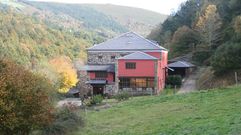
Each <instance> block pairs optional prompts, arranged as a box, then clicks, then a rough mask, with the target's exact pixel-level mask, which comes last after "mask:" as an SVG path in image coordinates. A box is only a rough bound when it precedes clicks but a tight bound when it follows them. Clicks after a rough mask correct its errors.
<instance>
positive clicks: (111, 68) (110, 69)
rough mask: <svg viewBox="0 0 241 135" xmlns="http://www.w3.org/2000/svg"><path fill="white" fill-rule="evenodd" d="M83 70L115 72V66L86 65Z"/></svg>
mask: <svg viewBox="0 0 241 135" xmlns="http://www.w3.org/2000/svg"><path fill="white" fill-rule="evenodd" d="M83 70H86V71H106V72H115V65H114V64H112V65H86V66H85V67H84V69H83Z"/></svg>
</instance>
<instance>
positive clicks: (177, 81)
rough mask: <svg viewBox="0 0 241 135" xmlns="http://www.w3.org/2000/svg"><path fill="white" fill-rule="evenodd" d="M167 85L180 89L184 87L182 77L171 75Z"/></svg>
mask: <svg viewBox="0 0 241 135" xmlns="http://www.w3.org/2000/svg"><path fill="white" fill-rule="evenodd" d="M167 85H170V86H172V87H175V86H177V87H180V86H181V85H182V77H181V76H180V75H170V76H168V77H167Z"/></svg>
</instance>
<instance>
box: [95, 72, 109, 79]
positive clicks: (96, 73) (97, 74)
mask: <svg viewBox="0 0 241 135" xmlns="http://www.w3.org/2000/svg"><path fill="white" fill-rule="evenodd" d="M95 78H107V73H106V72H95Z"/></svg>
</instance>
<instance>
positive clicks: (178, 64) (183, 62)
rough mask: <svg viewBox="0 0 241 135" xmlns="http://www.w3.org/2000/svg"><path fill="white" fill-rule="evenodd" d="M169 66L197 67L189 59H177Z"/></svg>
mask: <svg viewBox="0 0 241 135" xmlns="http://www.w3.org/2000/svg"><path fill="white" fill-rule="evenodd" d="M168 67H169V68H192V67H195V65H193V64H192V63H189V62H187V61H177V62H173V63H170V64H168Z"/></svg>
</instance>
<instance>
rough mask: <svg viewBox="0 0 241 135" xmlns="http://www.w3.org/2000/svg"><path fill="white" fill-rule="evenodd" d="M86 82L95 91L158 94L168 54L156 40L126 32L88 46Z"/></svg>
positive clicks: (93, 92)
mask: <svg viewBox="0 0 241 135" xmlns="http://www.w3.org/2000/svg"><path fill="white" fill-rule="evenodd" d="M87 54H88V61H87V65H86V66H85V68H84V69H85V71H86V72H87V74H88V81H87V82H86V84H88V85H90V86H92V91H91V92H92V94H94V95H96V94H109V95H115V94H116V93H118V92H120V91H128V92H132V94H133V93H138V92H142V93H151V94H158V93H159V92H160V91H161V90H162V89H163V88H164V87H165V78H166V69H167V55H168V52H167V50H166V49H165V48H163V47H161V46H159V45H158V44H157V43H156V42H153V41H150V40H148V39H145V38H144V37H142V36H140V35H138V34H136V33H134V32H127V33H124V34H122V35H120V36H118V37H115V38H113V39H110V40H108V41H106V42H103V43H100V44H97V45H94V46H92V47H90V48H88V49H87Z"/></svg>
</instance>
